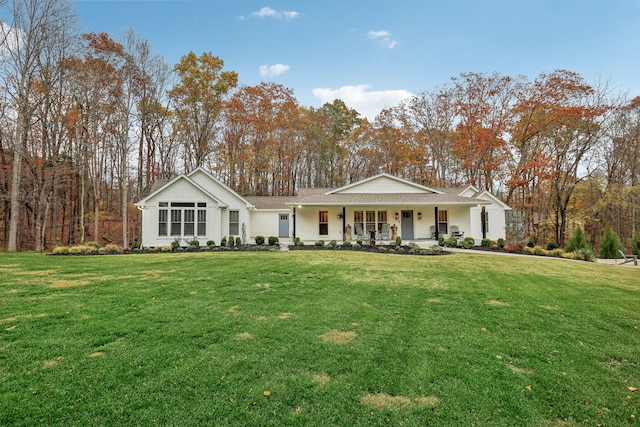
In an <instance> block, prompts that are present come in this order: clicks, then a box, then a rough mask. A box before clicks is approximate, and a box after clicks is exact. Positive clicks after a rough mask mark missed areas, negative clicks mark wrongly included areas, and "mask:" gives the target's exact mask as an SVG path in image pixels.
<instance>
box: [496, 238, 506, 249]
mask: <svg viewBox="0 0 640 427" xmlns="http://www.w3.org/2000/svg"><path fill="white" fill-rule="evenodd" d="M497 242H498V246H500V247H501V248H504V246H505V244H506V242H505V241H504V239H503V238H502V237H501V238H499V239H498V240H497Z"/></svg>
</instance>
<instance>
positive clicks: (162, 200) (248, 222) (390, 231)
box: [136, 168, 510, 247]
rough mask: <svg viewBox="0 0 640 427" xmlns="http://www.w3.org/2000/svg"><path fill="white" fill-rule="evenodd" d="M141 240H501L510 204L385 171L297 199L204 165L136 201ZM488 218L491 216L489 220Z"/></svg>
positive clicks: (468, 189) (150, 243)
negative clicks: (240, 187) (246, 187)
mask: <svg viewBox="0 0 640 427" xmlns="http://www.w3.org/2000/svg"><path fill="white" fill-rule="evenodd" d="M136 206H137V207H138V209H140V210H141V211H142V242H141V243H142V245H143V246H145V247H157V246H164V245H169V244H171V242H172V241H174V240H176V239H177V240H179V241H180V244H181V245H183V246H186V245H188V242H190V241H192V240H194V239H195V240H198V241H199V242H200V245H203V246H204V245H206V242H207V241H209V240H213V241H215V242H216V244H220V241H221V239H222V238H223V237H227V236H234V237H240V238H241V239H242V240H243V241H244V242H246V243H253V242H254V238H255V237H256V236H264V237H265V238H266V237H269V236H277V237H279V238H280V239H281V240H283V239H284V238H290V239H293V238H295V237H299V238H300V239H301V240H303V241H305V242H310V243H312V242H315V241H317V240H324V241H330V240H336V241H344V240H351V241H355V240H357V239H362V240H368V239H369V238H370V237H374V238H375V239H376V240H378V241H380V240H382V241H385V240H393V239H395V236H396V235H398V236H401V237H402V240H403V241H411V240H428V239H437V237H438V236H439V235H444V236H445V237H449V236H451V235H458V236H462V237H473V238H474V239H475V240H476V243H477V244H479V243H480V240H481V239H482V238H485V237H486V238H489V239H492V240H497V239H498V238H501V237H502V238H504V237H505V212H506V211H507V210H509V209H510V208H509V207H508V206H507V205H505V204H504V203H502V202H501V201H500V200H499V199H498V198H497V197H495V196H494V195H492V194H490V193H489V192H487V191H479V190H478V189H476V188H475V187H473V186H468V187H464V188H447V189H436V188H429V187H425V186H423V185H419V184H416V183H414V182H411V181H407V180H405V179H401V178H398V177H395V176H392V175H388V174H380V175H376V176H373V177H371V178H367V179H364V180H362V181H358V182H355V183H353V184H349V185H347V186H344V187H341V188H337V189H313V190H312V189H301V190H300V191H299V192H298V194H297V195H295V196H291V197H281V196H278V197H275V196H274V197H271V196H261V197H255V196H254V197H243V196H241V195H239V194H238V193H236V192H235V191H233V190H232V189H231V188H229V187H228V186H226V185H225V184H223V183H222V182H220V181H219V180H217V179H216V178H215V177H214V176H213V175H211V174H210V173H209V172H207V171H206V170H204V169H203V168H198V169H196V170H194V171H192V172H190V173H187V174H183V175H180V176H178V177H177V178H175V179H173V180H171V181H169V182H168V183H166V184H165V185H163V186H161V187H160V188H158V189H157V190H155V191H153V192H152V193H151V194H149V195H148V196H147V197H145V198H144V199H142V200H140V201H139V202H138V203H136ZM483 219H484V221H483Z"/></svg>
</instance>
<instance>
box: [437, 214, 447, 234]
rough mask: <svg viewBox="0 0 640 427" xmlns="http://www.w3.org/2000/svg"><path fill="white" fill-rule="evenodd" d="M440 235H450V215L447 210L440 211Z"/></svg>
mask: <svg viewBox="0 0 640 427" xmlns="http://www.w3.org/2000/svg"><path fill="white" fill-rule="evenodd" d="M438 233H440V234H447V233H449V213H448V212H447V211H446V210H439V211H438Z"/></svg>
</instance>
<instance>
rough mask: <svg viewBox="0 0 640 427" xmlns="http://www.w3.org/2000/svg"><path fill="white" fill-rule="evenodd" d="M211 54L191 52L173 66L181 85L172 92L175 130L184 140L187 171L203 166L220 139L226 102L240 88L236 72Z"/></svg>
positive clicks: (176, 86) (170, 94)
mask: <svg viewBox="0 0 640 427" xmlns="http://www.w3.org/2000/svg"><path fill="white" fill-rule="evenodd" d="M223 67H224V61H223V60H222V59H220V58H218V57H217V56H213V55H212V54H211V53H210V52H205V53H203V54H202V55H200V56H199V57H198V56H196V54H195V53H193V52H189V53H188V54H187V55H185V56H183V57H182V58H181V59H180V62H178V64H176V66H175V67H174V71H175V72H176V74H177V78H178V83H177V84H176V85H175V86H174V87H173V89H171V90H170V91H169V94H168V95H169V98H170V99H171V101H172V103H173V108H174V116H173V120H174V127H175V129H176V130H177V133H178V135H179V136H180V138H182V139H183V143H184V147H183V160H184V168H185V170H187V171H189V170H193V169H195V168H197V167H199V166H204V165H205V163H206V161H207V159H208V157H209V154H210V153H211V151H212V150H213V149H214V146H215V143H216V142H217V138H218V130H219V129H218V125H219V124H220V119H221V116H222V112H223V107H224V101H225V100H226V99H227V96H228V95H229V94H230V92H231V90H232V89H234V88H235V87H236V86H237V85H238V74H237V73H236V72H235V71H224V70H223Z"/></svg>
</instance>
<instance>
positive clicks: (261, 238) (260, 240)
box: [256, 236, 297, 245]
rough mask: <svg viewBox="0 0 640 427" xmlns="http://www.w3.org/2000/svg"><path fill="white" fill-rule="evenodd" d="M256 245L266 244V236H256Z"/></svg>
mask: <svg viewBox="0 0 640 427" xmlns="http://www.w3.org/2000/svg"><path fill="white" fill-rule="evenodd" d="M296 239H297V237H296ZM294 243H295V240H294ZM256 245H264V236H256Z"/></svg>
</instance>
